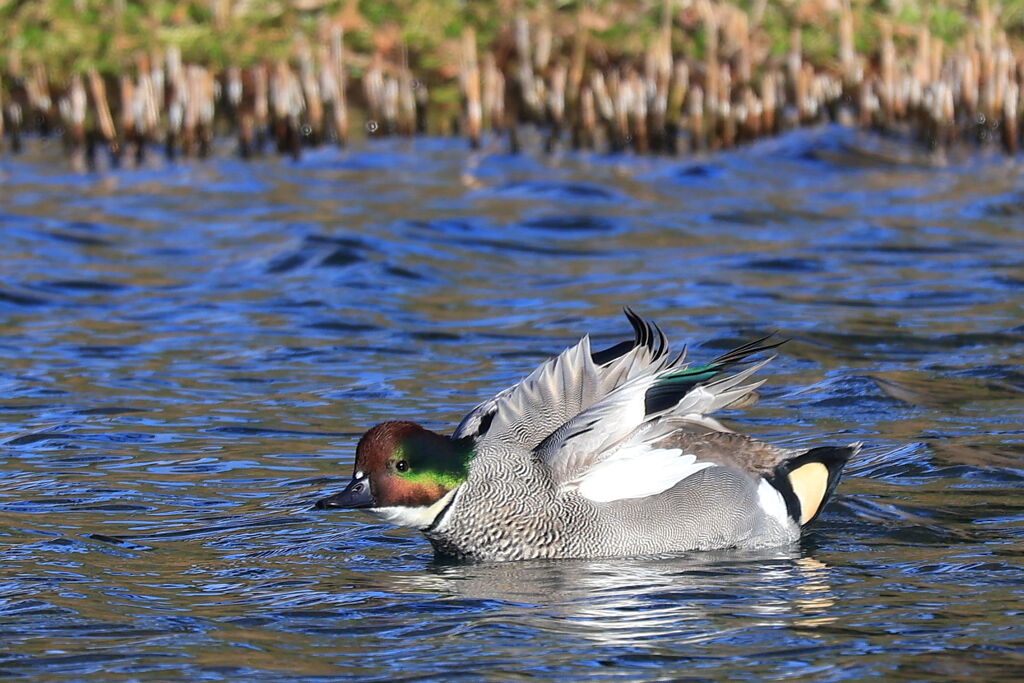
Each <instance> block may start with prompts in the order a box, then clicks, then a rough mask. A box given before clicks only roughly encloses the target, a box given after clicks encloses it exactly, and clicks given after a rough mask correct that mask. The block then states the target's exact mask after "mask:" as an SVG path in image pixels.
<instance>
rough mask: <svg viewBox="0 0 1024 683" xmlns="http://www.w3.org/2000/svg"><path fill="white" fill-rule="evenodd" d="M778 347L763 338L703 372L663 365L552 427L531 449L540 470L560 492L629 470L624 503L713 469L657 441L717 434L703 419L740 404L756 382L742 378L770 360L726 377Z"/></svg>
mask: <svg viewBox="0 0 1024 683" xmlns="http://www.w3.org/2000/svg"><path fill="white" fill-rule="evenodd" d="M779 343H781V342H778V343H770V342H769V338H764V339H760V340H758V341H757V342H752V343H750V344H745V345H744V346H741V347H739V348H737V349H733V350H732V351H730V352H728V353H726V354H723V355H722V356H719V357H718V358H716V359H715V360H713V361H712V362H711V363H709V364H707V365H704V366H700V367H695V368H686V367H679V366H669V367H666V368H664V369H662V370H661V371H659V372H657V373H654V374H653V375H645V376H640V377H637V378H635V379H633V380H631V381H629V382H627V383H625V384H623V385H621V386H619V387H618V388H616V389H615V390H614V391H612V392H611V393H610V394H608V395H607V396H606V397H605V398H604V399H602V400H601V401H600V402H598V403H596V404H595V405H593V406H592V407H591V408H589V409H587V410H585V411H583V412H581V413H580V414H579V415H577V416H575V417H573V418H572V419H570V420H568V421H567V422H565V423H564V424H563V425H561V426H560V427H558V428H557V429H556V430H555V431H554V432H553V433H552V434H551V435H550V436H549V437H547V438H546V439H545V440H544V441H543V442H542V443H541V444H540V445H538V446H537V448H536V449H535V450H534V453H535V456H536V457H537V458H539V459H540V460H541V461H543V462H544V463H545V464H547V466H548V467H549V469H550V472H551V476H552V479H553V480H554V481H555V483H556V484H558V485H560V486H565V487H572V486H577V487H582V488H581V491H594V490H595V488H596V487H598V488H599V485H601V484H603V483H604V482H608V483H614V481H615V477H616V476H619V475H620V474H621V475H624V474H625V473H626V472H629V473H630V476H629V477H628V481H629V482H633V483H634V484H635V489H634V488H630V486H626V487H621V486H620V487H619V490H620V491H621V492H623V493H627V492H628V493H630V494H631V495H628V496H623V497H637V496H636V495H633V494H637V493H640V492H642V491H645V490H648V489H657V488H658V487H661V486H664V488H662V489H660V490H664V489H665V488H668V487H670V486H671V485H672V484H673V483H674V482H675V481H678V480H679V478H681V477H682V476H688V474H687V473H690V471H691V470H690V468H691V466H694V465H701V468H703V467H705V466H710V465H711V464H714V463H711V462H710V461H701V463H706V464H701V463H698V462H697V458H696V457H694V454H692V453H683V452H682V450H681V449H679V448H677V447H675V446H674V445H671V444H669V445H667V446H664V445H663V444H662V443H661V442H663V441H664V440H665V439H666V438H667V437H669V436H670V435H672V434H674V433H676V432H678V431H680V430H681V429H686V430H687V431H689V432H692V433H696V434H699V433H707V432H717V431H719V430H720V429H721V430H724V428H722V427H721V425H719V424H718V423H717V421H715V420H714V419H713V418H710V417H708V415H709V414H710V413H713V412H715V411H716V410H719V409H721V408H724V407H726V406H729V405H732V404H734V403H743V402H745V401H747V400H748V399H749V397H750V395H751V394H753V392H754V391H755V390H756V389H757V388H758V387H759V386H760V385H761V384H762V383H763V382H762V381H754V382H748V380H749V379H750V377H751V376H752V375H753V374H754V373H755V372H757V371H758V370H759V369H760V368H761V367H763V366H764V365H765V364H767V363H768V362H769V361H770V360H771V358H767V359H765V360H763V361H760V362H758V363H754V364H753V365H750V367H747V368H745V369H743V370H741V371H740V372H737V373H734V374H731V375H729V374H725V373H727V371H728V370H729V369H730V368H734V367H736V366H737V365H739V364H741V363H744V362H745V361H746V359H747V358H748V357H749V356H751V355H754V354H757V353H760V352H763V351H766V350H769V349H772V348H774V347H776V346H778V344H779ZM723 375H724V376H723ZM673 477H675V479H673ZM609 495H611V494H609Z"/></svg>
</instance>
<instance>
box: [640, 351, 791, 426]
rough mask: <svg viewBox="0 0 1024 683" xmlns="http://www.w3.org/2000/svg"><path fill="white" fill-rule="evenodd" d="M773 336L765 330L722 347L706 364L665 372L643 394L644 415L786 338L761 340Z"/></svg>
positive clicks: (681, 396) (676, 399)
mask: <svg viewBox="0 0 1024 683" xmlns="http://www.w3.org/2000/svg"><path fill="white" fill-rule="evenodd" d="M774 336H775V335H774V333H773V334H769V335H767V336H764V337H761V338H760V339H755V340H754V341H750V342H747V343H746V344H743V345H742V346H737V347H736V348H735V349H732V350H730V351H726V352H725V353H723V354H722V355H720V356H718V357H717V358H715V359H714V360H713V361H711V362H710V363H708V364H707V365H701V366H698V367H695V368H687V369H685V370H680V371H679V372H674V373H671V374H668V375H665V376H664V377H663V378H662V379H661V380H660V381H658V383H657V384H655V385H654V386H652V387H651V388H650V389H648V390H647V393H646V394H644V411H645V412H646V414H647V415H651V414H653V413H658V412H661V411H663V410H668V409H669V408H671V407H672V406H674V405H676V404H677V403H679V401H681V400H682V399H683V397H684V396H686V395H687V394H688V393H690V392H691V391H692V390H693V389H694V387H696V386H697V385H698V384H703V383H704V382H707V381H708V380H711V379H714V378H715V377H717V376H719V375H720V374H722V373H723V372H724V371H726V370H728V369H730V368H732V367H735V366H737V365H740V364H743V363H746V362H749V361H748V360H747V358H748V357H749V356H752V355H754V354H757V353H761V352H763V351H770V350H771V349H774V348H776V347H778V346H781V345H782V344H784V343H786V341H787V340H786V339H782V340H780V341H778V342H775V343H772V344H766V343H765V342H767V341H768V340H769V339H771V338H772V337H774Z"/></svg>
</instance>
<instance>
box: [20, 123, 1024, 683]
mask: <svg viewBox="0 0 1024 683" xmlns="http://www.w3.org/2000/svg"><path fill="white" fill-rule="evenodd" d="M63 169H64V166H63V164H62V162H61V161H60V159H59V151H58V150H55V149H53V148H51V147H47V146H36V148H35V149H34V150H33V151H31V152H30V153H29V154H28V155H26V156H23V157H19V158H15V159H11V158H6V159H3V160H2V161H0V214H2V218H0V221H2V226H3V232H2V235H3V247H4V248H3V250H2V253H0V321H2V322H0V325H2V327H0V357H2V359H0V392H2V394H0V395H2V398H0V676H4V677H6V676H11V677H16V676H31V677H35V678H47V679H59V678H73V679H76V680H89V679H103V680H127V679H135V678H139V679H147V680H150V679H154V678H155V679H168V680H197V679H204V680H222V679H245V680H260V679H262V680H275V681H277V680H289V679H307V680H317V679H337V678H338V677H341V678H359V679H365V680H380V681H386V680H399V679H407V680H422V679H437V680H440V679H444V680H457V679H459V678H462V679H466V680H476V679H478V678H479V677H480V676H481V675H482V674H487V675H489V676H490V677H491V678H493V679H495V680H522V679H531V680H535V679H551V678H565V677H571V678H583V677H592V678H595V679H609V680H611V679H615V680H630V681H633V680H667V679H672V680H681V679H685V680H720V679H722V678H725V677H730V678H733V679H737V680H768V679H772V680H774V679H782V678H800V679H804V680H816V681H831V680H860V679H864V678H867V677H869V676H882V677H884V678H885V679H886V680H936V679H942V678H953V677H968V676H972V677H975V678H977V679H978V680H986V681H992V680H1000V679H1002V680H1010V679H1015V678H1016V677H1017V676H1019V673H1020V671H1021V670H1022V667H1024V618H1022V616H1024V572H1022V571H1021V570H1022V564H1024V559H1022V552H1021V551H1022V550H1024V538H1022V537H1024V500H1022V497H1021V486H1022V483H1024V427H1022V424H1024V393H1022V392H1024V362H1022V357H1024V315H1022V303H1024V298H1022V290H1024V263H1022V254H1024V249H1022V247H1024V228H1022V221H1024V194H1021V192H1020V190H1019V188H1020V187H1021V186H1022V181H1024V168H1022V167H1021V166H1020V164H1019V163H1017V162H1014V161H1007V160H1004V159H1001V158H1000V159H966V160H958V161H950V162H947V163H935V162H934V160H932V159H929V158H927V157H926V156H922V155H919V154H913V153H910V152H908V151H907V150H904V149H901V148H898V147H891V146H890V145H888V144H886V143H883V142H881V141H878V140H873V139H869V138H860V137H856V136H853V135H851V134H849V133H844V132H842V131H839V130H835V129H827V130H824V131H816V132H810V133H801V134H798V135H794V136H790V137H787V138H784V139H782V140H778V141H769V142H765V143H761V144H758V145H757V146H755V147H753V148H750V149H747V150H743V151H739V152H735V153H728V154H717V155H712V156H709V157H706V158H703V159H698V160H666V159H661V160H658V159H653V160H652V159H631V158H626V159H608V158H605V157H591V156H585V157H574V156H561V157H556V158H541V157H531V156H524V157H509V156H503V155H501V154H500V153H499V152H497V151H492V152H490V153H485V154H481V155H477V156H471V155H468V154H467V153H466V152H465V151H464V150H463V148H462V145H461V143H458V142H448V141H430V140H425V141H423V140H421V141H416V142H408V141H392V142H380V143H374V144H371V145H369V146H366V147H361V148H359V149H357V150H353V151H350V152H345V153H338V152H336V151H334V150H322V151H318V152H314V153H312V154H310V155H308V156H307V157H306V158H305V159H304V160H303V161H302V162H301V163H298V164H292V163H290V162H287V161H280V160H277V159H268V160H265V161H258V162H255V163H241V162H237V161H234V160H231V159H230V158H229V157H223V158H221V160H219V161H213V162H209V163H205V164H190V163H185V164H182V165H178V166H173V167H167V166H160V165H157V166H156V167H154V168H151V169H145V170H135V171H119V172H111V173H106V174H103V175H100V176H78V175H73V174H70V173H67V172H65V171H64V170H63ZM623 305H630V306H633V307H634V308H635V309H636V310H638V311H639V312H641V313H643V314H645V315H649V316H652V317H654V318H655V319H657V320H658V321H659V322H660V323H662V325H663V326H664V327H665V328H666V329H667V330H668V331H669V333H670V335H671V337H672V338H673V339H674V340H675V341H676V344H677V345H678V344H681V343H682V342H684V341H688V342H689V343H690V345H691V356H692V357H693V358H696V359H702V358H704V359H706V358H709V357H711V356H712V355H714V354H716V353H719V352H720V351H722V350H724V349H726V348H728V347H730V346H731V345H735V344H737V343H738V342H740V341H742V340H745V339H749V338H751V337H753V336H755V335H758V336H759V335H762V334H764V333H766V332H769V331H772V330H778V331H779V332H780V333H781V334H782V335H784V336H786V337H789V338H790V339H791V341H790V342H789V343H788V344H786V345H785V346H784V347H783V349H782V353H781V355H780V356H779V358H778V359H777V360H776V361H775V362H774V363H772V364H771V366H769V368H767V369H766V371H765V372H764V375H765V376H766V377H768V379H769V382H768V384H767V385H766V386H765V388H764V391H763V397H762V401H761V403H760V404H758V405H757V406H756V407H754V408H751V409H749V410H747V411H745V412H742V413H730V414H727V415H725V418H726V419H727V420H728V421H729V423H730V424H731V425H733V426H734V427H737V428H739V429H742V430H743V431H747V432H750V433H753V434H755V435H757V436H759V437H762V438H765V439H767V440H769V441H772V442H775V443H779V444H783V445H790V446H793V445H812V444H826V443H847V442H850V441H854V440H863V441H865V443H866V448H865V451H864V452H863V453H862V454H861V455H860V456H859V457H858V458H857V459H856V461H854V462H853V463H852V465H851V467H850V468H849V474H848V476H847V478H846V479H845V480H844V482H843V484H842V486H841V488H840V490H839V494H838V497H837V499H836V500H835V501H834V503H833V504H832V505H831V506H830V507H829V508H828V510H827V512H826V513H825V514H824V516H823V519H822V520H821V521H820V523H819V524H818V525H817V527H816V529H815V530H814V532H813V533H811V534H809V535H808V536H806V537H805V539H804V540H803V541H802V542H801V543H800V544H798V545H796V546H794V547H790V548H781V549H778V550H774V551H770V552H764V553H758V554H750V553H737V552H721V553H705V554H700V553H697V554H689V555H683V556H678V557H660V558H639V559H636V558H634V559H621V560H593V561H585V562H568V561H565V562H541V563H520V564H506V565H497V566H494V565H482V566H458V565H446V564H439V563H435V562H434V561H433V559H432V556H431V551H430V547H429V545H428V544H427V543H426V541H424V540H423V539H422V538H420V537H419V536H418V535H417V534H415V533H412V532H407V531H404V530H395V529H391V528H388V527H385V526H381V525H378V524H376V523H374V522H373V521H372V520H370V519H368V518H366V517H363V516H360V515H359V514H357V513H345V512H336V513H324V512H315V511H311V510H310V509H309V507H310V505H311V504H312V503H313V502H314V501H315V500H316V499H317V498H318V497H320V496H322V495H324V494H325V493H330V492H333V491H337V490H338V489H339V487H341V486H342V485H343V484H344V483H345V482H346V481H347V480H348V477H349V475H350V473H351V463H352V453H353V448H354V444H355V441H356V439H357V438H358V435H359V434H360V433H361V431H362V430H364V429H365V428H367V427H368V426H370V425H372V424H374V423H376V422H379V421H382V420H385V419H394V418H412V419H418V420H420V421H422V422H423V423H425V424H426V425H427V426H430V427H433V428H438V429H445V428H446V429H450V428H451V427H453V426H454V425H455V424H456V423H457V421H458V419H459V418H460V417H461V415H462V414H463V413H464V412H465V411H466V410H467V409H468V408H469V407H471V406H472V405H473V404H475V403H476V402H477V401H478V400H480V399H482V398H484V397H486V396H489V395H490V394H492V393H493V392H494V391H496V390H497V389H500V388H502V387H504V386H506V385H507V384H509V383H511V382H513V381H515V380H517V379H518V378H519V377H521V376H522V375H524V374H525V373H527V372H528V371H529V370H530V369H531V368H532V367H533V366H535V365H536V364H537V363H538V362H539V361H540V360H541V359H542V358H544V357H545V356H546V355H548V354H553V353H556V352H558V351H559V350H561V349H562V348H564V347H565V346H567V345H569V344H571V343H573V342H574V341H575V340H576V339H577V338H578V337H579V336H580V335H582V334H583V333H585V332H590V333H592V335H593V336H594V338H595V339H596V342H597V343H599V344H610V343H612V342H614V341H617V340H619V339H621V338H624V337H627V336H628V329H629V328H628V325H627V324H626V322H625V319H624V318H623V317H622V315H621V312H620V309H621V307H622V306H623Z"/></svg>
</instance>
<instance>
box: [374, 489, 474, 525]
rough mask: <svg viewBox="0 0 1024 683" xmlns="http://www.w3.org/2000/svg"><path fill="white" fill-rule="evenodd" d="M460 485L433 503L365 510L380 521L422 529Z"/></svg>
mask: <svg viewBox="0 0 1024 683" xmlns="http://www.w3.org/2000/svg"><path fill="white" fill-rule="evenodd" d="M460 486H461V485H460ZM460 486H456V487H455V488H453V489H452V490H451V491H449V492H448V493H446V494H444V495H443V496H442V497H441V498H440V499H439V500H438V501H437V502H436V503H434V504H433V505H412V506H407V505H394V506H390V507H382V508H368V509H367V510H366V511H367V512H369V513H370V514H371V515H373V516H374V517H376V518H377V519H379V520H381V521H382V522H387V523H388V524H394V525H395V526H405V527H410V528H412V529H420V530H423V529H426V528H427V527H428V526H430V525H431V524H433V523H434V520H436V519H437V516H438V515H440V514H441V513H442V512H443V511H444V509H445V508H446V507H447V506H448V503H449V502H450V501H451V500H452V498H453V497H454V496H455V492H456V491H458V490H459V488H460Z"/></svg>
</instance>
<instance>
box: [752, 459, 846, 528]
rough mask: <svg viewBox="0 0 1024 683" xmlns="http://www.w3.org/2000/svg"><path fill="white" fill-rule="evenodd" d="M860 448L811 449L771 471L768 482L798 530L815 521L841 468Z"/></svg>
mask: <svg viewBox="0 0 1024 683" xmlns="http://www.w3.org/2000/svg"><path fill="white" fill-rule="evenodd" d="M860 446H861V445H860V443H854V444H850V445H849V446H822V447H820V448H812V449H811V450H809V451H807V452H806V453H803V454H802V455H798V456H796V457H795V458H791V459H790V460H786V461H784V462H783V463H781V464H780V465H779V466H778V467H776V468H775V472H774V473H773V474H772V476H771V477H769V479H768V482H769V483H770V484H771V485H772V486H774V487H775V488H776V489H778V491H779V493H781V494H782V498H783V499H784V500H785V501H786V510H787V512H789V516H790V517H792V518H793V519H794V520H795V521H796V522H797V523H798V524H800V526H804V525H807V524H810V523H811V522H813V521H814V520H815V519H817V518H818V515H819V514H821V511H822V509H823V508H824V507H825V503H827V502H828V499H829V498H830V497H831V496H832V492H833V491H835V490H836V486H838V485H839V480H840V478H841V477H842V474H843V467H844V466H845V465H846V463H847V461H849V459H850V458H852V457H853V456H854V455H856V454H857V452H858V451H859V450H860Z"/></svg>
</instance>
